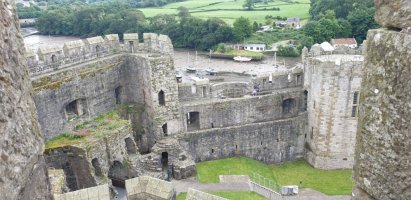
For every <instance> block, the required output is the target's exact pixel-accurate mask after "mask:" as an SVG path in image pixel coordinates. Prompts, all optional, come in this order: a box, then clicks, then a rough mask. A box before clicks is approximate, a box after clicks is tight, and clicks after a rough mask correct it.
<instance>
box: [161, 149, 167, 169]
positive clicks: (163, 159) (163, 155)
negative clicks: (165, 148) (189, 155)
mask: <svg viewBox="0 0 411 200" xmlns="http://www.w3.org/2000/svg"><path fill="white" fill-rule="evenodd" d="M161 166H162V167H163V168H167V166H168V153H167V152H162V153H161Z"/></svg>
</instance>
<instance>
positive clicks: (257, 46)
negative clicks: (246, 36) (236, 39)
mask: <svg viewBox="0 0 411 200" xmlns="http://www.w3.org/2000/svg"><path fill="white" fill-rule="evenodd" d="M265 48H266V46H265V44H245V45H244V50H247V51H265Z"/></svg>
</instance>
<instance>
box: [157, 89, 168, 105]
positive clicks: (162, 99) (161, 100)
mask: <svg viewBox="0 0 411 200" xmlns="http://www.w3.org/2000/svg"><path fill="white" fill-rule="evenodd" d="M158 103H159V104H160V105H161V106H164V105H166V100H165V95H164V91H163V90H160V92H159V93H158Z"/></svg>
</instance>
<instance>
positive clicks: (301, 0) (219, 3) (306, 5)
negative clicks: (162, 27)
mask: <svg viewBox="0 0 411 200" xmlns="http://www.w3.org/2000/svg"><path fill="white" fill-rule="evenodd" d="M244 1H245V0H237V1H234V0H187V1H183V2H176V3H171V4H167V5H165V6H163V7H158V8H143V9H140V10H141V11H142V12H143V13H144V15H145V16H146V17H153V16H155V15H158V14H176V13H177V8H178V7H180V6H184V7H186V8H188V9H189V11H190V13H191V14H192V15H193V16H196V17H200V18H203V19H208V18H212V17H217V18H220V19H222V20H224V21H226V22H227V23H228V24H232V23H233V22H234V20H235V19H237V18H238V17H240V16H243V17H247V18H249V19H250V20H251V21H257V22H259V23H264V22H265V16H266V15H272V16H274V17H275V16H281V17H300V18H301V19H308V17H309V14H308V10H309V9H310V0H293V1H292V2H294V3H290V2H287V1H285V0H274V1H273V2H269V3H268V4H263V3H258V4H256V6H255V8H254V10H252V11H246V10H244V9H243V6H242V5H243V4H244ZM272 8H280V10H279V11H274V10H269V9H272ZM264 9H267V10H264Z"/></svg>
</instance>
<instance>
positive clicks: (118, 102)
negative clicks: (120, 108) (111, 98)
mask: <svg viewBox="0 0 411 200" xmlns="http://www.w3.org/2000/svg"><path fill="white" fill-rule="evenodd" d="M114 93H115V95H116V104H120V103H121V86H118V87H117V88H116V89H115V90H114Z"/></svg>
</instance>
